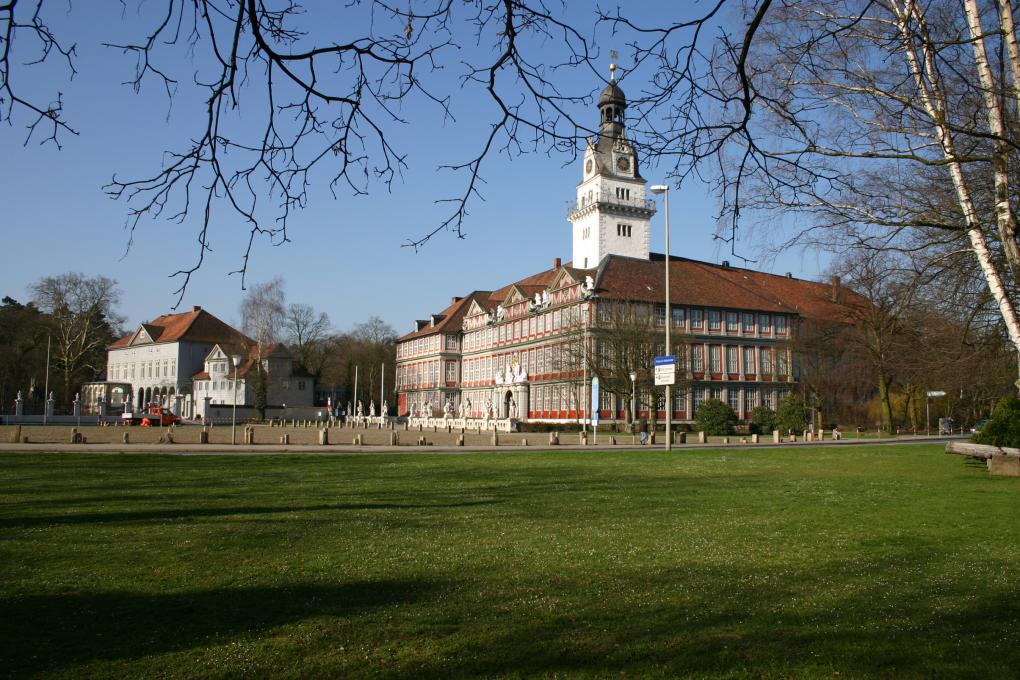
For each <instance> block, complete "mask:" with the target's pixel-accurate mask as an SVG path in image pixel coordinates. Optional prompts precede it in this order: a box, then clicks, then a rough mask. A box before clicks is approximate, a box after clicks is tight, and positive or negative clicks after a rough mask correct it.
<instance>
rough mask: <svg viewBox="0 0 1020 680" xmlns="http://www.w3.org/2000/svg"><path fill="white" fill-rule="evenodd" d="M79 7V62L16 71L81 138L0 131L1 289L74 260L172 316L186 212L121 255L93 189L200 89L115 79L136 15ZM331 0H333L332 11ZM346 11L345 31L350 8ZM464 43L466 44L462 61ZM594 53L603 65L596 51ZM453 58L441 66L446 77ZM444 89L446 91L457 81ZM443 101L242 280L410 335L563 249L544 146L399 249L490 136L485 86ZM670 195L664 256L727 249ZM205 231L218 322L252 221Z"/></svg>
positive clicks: (797, 264)
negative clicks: (46, 91)
mask: <svg viewBox="0 0 1020 680" xmlns="http://www.w3.org/2000/svg"><path fill="white" fill-rule="evenodd" d="M83 4H84V3H75V4H73V5H72V6H71V9H70V10H69V11H68V10H67V8H66V7H64V6H63V5H59V4H58V5H55V6H58V7H60V11H59V12H58V13H56V14H54V15H53V18H52V23H53V27H54V28H55V29H56V30H57V32H58V34H60V32H64V34H65V35H67V36H68V39H69V40H73V41H75V42H76V43H77V51H78V57H77V61H76V65H77V67H78V69H79V71H80V73H79V74H78V75H77V76H76V77H75V79H74V80H73V81H71V82H66V81H65V80H64V75H65V72H64V71H63V70H62V69H60V68H57V67H56V65H52V66H47V67H45V68H44V69H36V70H35V71H33V72H32V74H31V78H32V81H31V82H25V81H22V82H23V83H24V85H23V87H32V86H34V85H38V86H40V87H47V86H49V87H51V88H52V87H53V86H54V85H56V87H58V88H59V89H60V91H62V92H63V96H64V102H65V110H66V117H67V118H68V119H69V120H70V121H71V122H72V124H74V125H75V126H76V127H77V128H78V129H79V131H80V132H81V134H80V136H78V137H71V136H65V137H63V139H62V141H63V142H64V146H63V149H62V150H57V149H56V148H55V147H54V146H52V145H42V146H41V145H39V144H38V140H36V139H33V140H30V141H29V142H28V144H27V145H23V142H24V134H23V131H22V127H21V125H22V124H23V123H24V120H23V119H16V120H15V121H14V125H13V126H12V127H10V128H9V129H5V130H0V149H2V152H3V153H2V157H3V159H4V160H3V161H2V162H0V187H3V189H2V198H3V204H4V207H3V210H2V213H0V220H2V222H3V223H2V233H3V234H4V237H5V238H4V241H5V244H4V248H3V260H2V261H3V267H0V293H2V294H3V295H10V296H12V297H14V298H17V299H20V300H24V299H27V298H28V292H27V290H26V288H27V286H28V285H29V284H30V283H31V282H32V281H33V280H35V279H37V278H39V277H40V276H43V275H47V274H56V273H60V272H64V271H70V270H77V271H83V272H86V273H88V274H103V275H106V276H109V277H111V278H114V279H116V280H117V281H118V282H119V283H120V286H121V289H122V292H123V297H122V304H121V307H120V310H121V313H122V314H123V315H124V316H126V317H127V322H128V326H133V325H135V324H137V323H139V322H141V321H144V320H147V319H151V318H154V317H156V316H158V315H160V314H163V313H167V312H169V311H171V310H170V308H171V306H172V305H173V304H174V303H175V301H176V296H175V295H174V290H175V289H176V288H177V285H178V283H177V281H176V280H174V279H170V278H168V277H169V275H170V274H172V273H173V272H174V271H176V270H177V269H180V268H181V267H186V266H189V265H190V264H191V262H192V261H193V259H194V257H195V255H196V254H197V248H196V243H195V237H196V230H197V221H196V220H194V219H188V220H186V221H185V222H184V223H182V224H177V223H172V222H166V221H148V220H146V221H143V222H142V223H141V225H140V227H139V229H138V231H137V232H136V234H135V238H134V243H133V247H132V248H131V250H130V252H128V253H127V255H125V248H126V245H127V237H128V235H127V232H126V231H125V230H124V223H125V216H126V213H127V206H126V205H125V204H124V203H121V202H117V201H113V200H111V199H109V198H108V197H106V196H105V195H104V194H103V192H102V190H101V186H102V185H103V184H105V183H106V182H107V181H109V179H110V178H111V177H112V176H113V175H114V174H117V175H118V176H120V177H131V176H140V175H145V174H151V173H153V172H155V171H156V170H158V168H159V164H160V159H161V155H162V153H163V152H164V150H166V149H168V148H176V147H179V146H180V145H181V143H182V142H183V141H186V140H187V138H188V136H189V135H190V134H192V133H193V131H194V128H195V126H194V122H195V116H196V112H197V111H198V110H199V109H198V106H196V104H199V105H200V100H199V99H198V97H197V94H198V93H196V92H195V91H194V90H189V89H187V88H184V87H182V88H181V90H180V91H179V92H178V95H177V97H176V98H175V100H174V102H173V105H172V106H168V101H167V97H166V95H165V94H163V93H161V92H160V90H159V88H158V87H156V86H155V84H154V83H151V84H149V85H148V86H146V87H143V88H142V90H141V92H139V93H137V94H136V93H135V92H134V91H133V90H132V89H131V88H130V87H129V86H127V85H124V84H123V83H124V81H126V80H127V79H128V78H130V77H131V74H132V70H133V65H134V62H133V59H132V58H131V57H130V56H123V55H122V54H120V52H119V51H117V50H113V49H110V48H107V47H103V46H102V45H101V43H102V42H104V41H109V42H117V41H119V40H124V39H125V36H128V35H132V34H137V32H138V29H139V27H140V26H144V25H146V23H145V22H146V20H147V17H145V16H138V15H135V14H132V13H131V12H128V13H127V14H124V13H122V11H121V8H120V6H119V4H118V3H96V5H95V6H93V5H92V3H88V5H89V6H88V7H83V6H82V5H83ZM100 5H106V6H105V7H100ZM338 7H340V5H334V6H332V9H333V10H334V11H337V12H339V11H341V10H339V9H337V8H338ZM646 10H647V7H646V6H645V5H644V4H643V3H642V4H640V5H635V7H634V8H633V9H631V10H630V11H631V12H632V13H633V14H634V15H635V16H640V15H641V14H642V13H644V12H645V11H646ZM104 12H105V14H104ZM569 12H570V13H571V14H570V15H568V18H569V19H571V20H576V21H579V22H580V23H582V24H584V23H585V22H587V25H590V23H591V21H590V19H588V18H587V17H588V15H591V14H592V9H591V7H587V6H584V3H571V4H570V10H569ZM346 18H347V21H348V26H350V21H351V19H350V16H349V15H348V16H347V17H346ZM644 18H647V17H644ZM356 19H357V17H356ZM362 19H363V17H362V18H361V19H358V20H362ZM357 28H358V27H357V26H353V27H351V30H356V29H357ZM606 42H607V43H608V44H603V45H601V48H602V49H603V51H604V52H605V53H606V55H608V50H609V49H610V48H616V49H619V50H620V51H621V53H622V57H621V59H620V62H621V66H622V67H624V68H626V65H627V56H626V52H625V50H624V49H623V45H614V44H612V43H611V39H609V38H607V39H606ZM471 55H472V49H471V48H470V47H468V48H465V49H464V50H463V52H462V53H461V54H460V55H458V57H457V58H458V59H459V58H470V56H471ZM604 61H605V62H606V63H607V64H608V61H609V59H608V56H606V58H605V59H604ZM453 66H455V63H453V62H451V69H450V74H449V75H450V77H451V78H452V76H454V75H455V73H454V70H455V69H454V68H452V67H453ZM187 68H190V67H189V66H188V65H187V63H185V69H187ZM195 68H198V67H195ZM182 74H183V75H188V74H187V71H184V72H182ZM634 76H635V77H632V78H631V79H630V80H628V79H627V78H624V80H623V83H622V84H623V87H624V90H625V91H627V90H628V87H632V88H633V87H639V83H638V82H636V81H637V77H636V76H638V74H634ZM559 77H561V78H568V77H569V78H570V79H571V82H572V83H573V85H574V86H575V87H576V89H579V90H585V91H591V92H598V91H599V90H600V89H601V87H602V83H600V82H599V81H598V80H597V79H596V77H595V76H594V74H592V73H591V72H590V71H587V70H581V69H576V73H572V74H567V73H562V72H561V73H560V74H559ZM439 82H442V81H439ZM449 84H450V87H451V88H456V87H457V85H456V83H455V81H454V80H450V81H449ZM453 104H454V113H455V115H456V116H457V119H458V120H457V122H456V123H450V122H444V121H443V119H442V116H441V115H440V113H439V111H438V110H436V109H435V107H430V106H426V105H424V104H423V103H421V102H407V103H406V104H405V105H404V108H402V110H401V115H402V116H403V117H405V118H406V119H407V120H408V121H409V124H407V125H404V126H398V127H396V128H395V129H394V132H393V133H392V135H393V139H394V141H395V142H396V143H397V144H398V146H399V147H400V148H401V150H402V151H403V152H405V153H406V154H407V159H408V164H409V167H408V169H407V170H406V171H405V172H404V173H403V176H402V178H401V179H400V180H398V181H397V182H396V183H395V184H394V185H393V187H392V191H387V190H386V188H385V187H383V186H380V185H373V186H372V187H371V191H370V194H369V195H368V196H351V195H350V194H349V193H343V192H342V191H341V192H339V193H338V195H337V197H336V198H334V197H333V196H332V195H331V193H330V191H329V189H328V187H327V186H326V184H327V178H325V177H321V176H320V177H317V178H316V179H317V181H316V182H315V183H314V184H313V186H312V187H311V189H310V196H309V203H308V207H307V208H306V209H304V210H301V211H298V212H297V213H295V214H294V215H293V216H292V218H291V223H290V227H289V236H290V238H291V242H290V243H286V244H284V245H282V246H277V247H274V246H271V245H269V244H268V243H258V244H257V245H256V248H255V251H254V257H253V259H252V261H251V263H250V266H249V274H248V275H249V282H255V281H262V280H266V279H270V278H272V277H274V276H281V277H283V279H284V280H285V282H286V290H287V296H288V301H290V302H303V303H307V304H310V305H312V306H313V307H315V308H316V309H317V310H320V311H324V312H326V313H327V314H329V316H330V319H331V320H332V322H333V324H334V326H335V327H336V328H337V329H340V330H343V329H348V328H350V327H352V326H353V325H355V324H356V323H359V322H361V321H363V320H365V319H367V318H368V317H369V316H373V315H374V316H379V317H381V318H382V319H383V320H385V321H387V322H388V323H390V324H391V325H393V326H394V328H396V329H397V331H399V332H400V333H404V332H406V331H408V330H410V328H411V324H412V322H413V319H415V318H422V317H423V316H426V315H427V314H429V313H430V312H435V311H438V310H440V309H442V308H443V307H444V306H445V305H446V304H448V302H449V299H450V296H452V295H463V294H465V293H467V292H470V291H471V290H474V289H491V288H496V287H499V286H502V285H505V284H506V283H508V282H510V281H513V280H515V279H518V278H521V277H523V276H526V275H528V274H531V273H534V272H535V271H539V270H542V269H545V268H547V267H549V266H550V265H551V263H552V261H553V258H555V257H561V258H563V260H564V261H566V260H568V259H569V258H570V249H571V248H570V229H569V224H568V223H567V221H566V217H565V215H566V204H567V202H568V201H569V200H571V199H572V197H573V194H574V186H575V184H576V183H577V181H578V180H579V178H580V170H581V169H580V164H579V162H573V163H569V164H567V165H565V163H567V161H568V160H569V159H568V158H567V157H566V156H563V155H551V156H550V155H546V154H544V153H530V154H526V155H523V156H516V157H513V158H508V157H506V156H494V157H493V158H492V159H490V160H489V161H488V165H487V166H486V167H485V168H484V169H483V176H484V178H485V180H486V184H485V185H484V186H483V188H482V192H483V196H484V201H478V200H476V201H475V202H474V203H473V204H472V206H471V208H470V216H469V219H468V222H467V223H466V225H465V231H466V234H467V238H465V239H458V238H455V237H453V236H452V235H449V234H440V235H438V236H437V237H435V238H434V239H433V240H432V241H430V242H429V243H428V244H427V245H425V246H424V247H423V248H422V249H420V250H418V251H417V252H415V251H414V250H413V249H411V248H406V247H402V243H404V242H405V241H406V240H407V239H408V238H411V237H416V236H419V235H420V234H421V233H423V232H425V231H428V230H430V229H431V228H432V227H433V226H435V225H436V224H438V223H439V222H441V221H442V219H443V218H444V217H445V216H446V215H447V213H448V211H449V208H448V207H447V206H444V205H437V204H436V203H435V200H436V199H440V198H449V197H451V196H456V195H458V194H459V193H460V192H461V191H462V190H463V189H462V188H463V182H464V177H463V176H462V175H461V176H458V175H456V174H452V173H449V172H442V171H438V170H437V168H438V166H439V165H441V164H444V163H455V162H461V161H464V160H467V159H469V158H470V157H471V156H472V155H473V154H474V153H475V152H476V150H477V148H478V145H479V144H480V143H481V141H482V139H483V138H484V134H485V131H486V127H485V125H486V123H487V121H488V120H489V116H490V115H491V111H492V109H491V104H490V103H489V102H487V101H486V100H485V99H484V97H483V96H482V95H481V93H479V92H476V91H472V90H470V89H467V90H456V95H455V98H454V100H453ZM573 113H574V115H576V116H578V117H588V119H590V124H591V125H593V126H594V125H595V124H596V122H597V112H596V111H595V108H594V106H588V107H577V108H576V110H574V111H573ZM643 174H644V176H645V177H646V178H647V179H648V180H649V181H650V182H653V183H654V182H658V181H661V178H662V174H663V171H662V170H660V169H659V168H656V167H647V166H646V167H644V168H643ZM670 203H671V208H672V214H671V236H672V238H671V240H672V245H673V253H674V254H675V255H683V256H686V257H693V258H697V259H703V260H708V261H715V262H718V261H720V260H722V259H732V258H730V256H729V255H728V250H729V247H728V245H725V244H721V243H720V242H719V241H715V240H713V239H712V235H713V233H714V231H715V221H714V215H715V212H716V210H717V200H716V199H715V198H714V197H713V196H711V195H710V189H709V187H708V186H706V185H702V184H698V183H695V182H692V183H689V184H687V185H685V187H683V189H682V190H681V191H674V192H673V193H672V195H671V201H670ZM213 227H214V228H213V232H212V236H211V245H212V248H213V252H212V253H210V254H208V255H207V258H206V261H205V264H204V265H203V267H202V269H201V270H200V271H199V272H198V273H197V274H196V275H195V277H194V278H193V280H192V282H191V284H190V286H189V289H188V291H187V293H186V295H185V297H184V300H183V301H182V303H181V309H188V308H190V306H191V305H202V306H203V307H205V308H206V309H208V310H210V311H211V312H213V313H214V314H216V315H218V316H220V317H221V318H223V319H224V320H226V321H236V320H237V318H238V313H237V307H238V303H239V302H240V300H241V297H242V296H243V291H242V290H241V288H240V281H239V280H238V277H236V276H230V275H229V274H228V272H230V271H232V270H234V269H236V268H237V267H238V266H239V263H240V257H241V255H242V253H243V249H244V244H245V243H246V240H247V230H246V228H245V227H244V225H243V224H241V223H240V222H239V221H238V220H237V219H236V217H234V216H232V215H230V214H229V213H228V212H226V211H221V212H219V213H217V215H216V217H215V218H214V221H213ZM653 229H654V231H653V240H652V248H653V250H656V251H658V252H661V251H662V250H663V233H662V231H663V230H662V212H661V210H660V213H659V215H657V216H656V218H655V222H654V228H653ZM741 249H743V250H745V251H747V252H754V245H753V244H750V243H748V244H746V246H745V245H743V244H742V246H741ZM755 266H757V267H759V268H762V269H766V270H768V271H775V272H785V271H792V272H794V273H795V275H798V276H804V277H808V278H810V277H814V276H816V275H817V274H818V272H819V270H820V268H821V264H820V262H819V261H818V259H817V258H816V257H815V256H814V255H813V254H811V253H805V252H799V253H790V254H787V255H783V256H780V257H779V258H778V259H776V260H775V261H773V262H770V263H765V264H759V265H755Z"/></svg>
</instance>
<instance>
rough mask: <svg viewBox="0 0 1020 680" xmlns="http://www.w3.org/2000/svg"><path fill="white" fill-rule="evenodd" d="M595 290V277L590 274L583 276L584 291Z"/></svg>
mask: <svg viewBox="0 0 1020 680" xmlns="http://www.w3.org/2000/svg"><path fill="white" fill-rule="evenodd" d="M593 290H595V279H593V278H592V277H591V274H589V275H588V276H586V277H584V291H585V292H586V293H590V292H592V291H593Z"/></svg>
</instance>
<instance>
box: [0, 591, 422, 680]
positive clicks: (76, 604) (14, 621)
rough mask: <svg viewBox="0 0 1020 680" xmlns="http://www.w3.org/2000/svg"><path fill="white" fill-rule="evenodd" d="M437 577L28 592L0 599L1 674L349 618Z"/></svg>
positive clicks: (407, 596) (409, 598) (407, 599)
mask: <svg viewBox="0 0 1020 680" xmlns="http://www.w3.org/2000/svg"><path fill="white" fill-rule="evenodd" d="M439 588H442V584H440V583H430V582H426V581H415V580H382V581H362V582H354V583H343V584H338V585H320V584H295V585H285V586H279V587H251V588H218V589H212V590H196V591H186V592H182V593H170V594H153V593H137V592H99V593H71V594H66V595H60V594H52V595H49V594H48V595H27V596H22V597H14V598H10V599H5V600H0V640H2V644H0V675H5V676H10V677H24V676H27V675H34V674H37V673H42V672H47V671H55V670H59V669H61V668H65V667H71V666H74V665H79V664H86V663H89V662H91V661H97V660H117V659H131V658H137V657H142V656H149V655H158V654H163V653H167V652H174V651H179V650H186V649H191V648H194V647H206V646H208V645H212V644H215V643H217V642H222V641H224V640H229V639H233V638H235V637H237V636H240V635H246V634H251V633H258V632H260V631H265V630H268V629H272V628H274V627H277V626H281V625H286V624H292V623H295V622H299V621H301V620H303V619H308V618H312V617H318V616H328V617H336V618H344V617H353V616H358V615H359V614H363V613H366V612H368V611H370V610H373V609H375V608H379V607H387V606H392V605H396V604H409V603H414V602H417V601H420V600H422V599H425V598H428V597H430V596H431V594H432V593H433V592H434V591H435V590H436V589H439Z"/></svg>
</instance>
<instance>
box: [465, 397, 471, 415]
mask: <svg viewBox="0 0 1020 680" xmlns="http://www.w3.org/2000/svg"><path fill="white" fill-rule="evenodd" d="M464 401H465V402H466V404H465V406H464V417H465V418H470V417H471V400H470V399H465V400H464Z"/></svg>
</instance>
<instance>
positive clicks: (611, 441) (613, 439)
mask: <svg viewBox="0 0 1020 680" xmlns="http://www.w3.org/2000/svg"><path fill="white" fill-rule="evenodd" d="M609 445H610V446H616V436H615V435H610V436H609Z"/></svg>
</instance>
